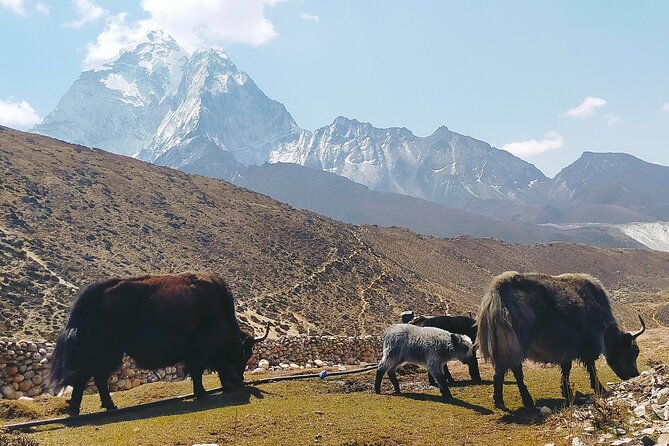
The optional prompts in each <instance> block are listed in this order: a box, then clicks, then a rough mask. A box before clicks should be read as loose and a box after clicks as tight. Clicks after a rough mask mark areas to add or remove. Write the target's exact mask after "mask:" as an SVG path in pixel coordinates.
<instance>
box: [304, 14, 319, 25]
mask: <svg viewBox="0 0 669 446" xmlns="http://www.w3.org/2000/svg"><path fill="white" fill-rule="evenodd" d="M300 18H301V19H302V20H305V21H307V22H313V23H318V22H319V21H320V18H319V17H318V16H317V15H313V14H309V13H308V12H303V13H302V14H300Z"/></svg>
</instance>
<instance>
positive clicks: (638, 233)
mask: <svg viewBox="0 0 669 446" xmlns="http://www.w3.org/2000/svg"><path fill="white" fill-rule="evenodd" d="M620 230H621V231H622V232H623V233H624V234H625V235H627V236H628V237H630V238H632V239H634V240H636V241H637V242H639V243H641V244H643V245H645V246H647V247H649V248H650V249H654V250H656V251H667V252H669V222H666V221H664V222H662V221H660V222H653V223H630V224H626V225H621V226H620Z"/></svg>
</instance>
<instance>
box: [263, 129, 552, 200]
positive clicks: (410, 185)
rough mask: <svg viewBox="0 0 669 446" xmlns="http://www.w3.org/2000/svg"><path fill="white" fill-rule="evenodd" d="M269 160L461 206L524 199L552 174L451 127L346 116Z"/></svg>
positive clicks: (287, 144)
mask: <svg viewBox="0 0 669 446" xmlns="http://www.w3.org/2000/svg"><path fill="white" fill-rule="evenodd" d="M270 162H273V163H274V162H284V163H295V164H301V165H303V166H306V167H311V168H314V169H320V170H325V171H327V172H331V173H336V174H338V175H342V176H344V177H346V178H348V179H350V180H352V181H355V182H357V183H361V184H364V185H366V186H368V187H369V188H371V189H374V190H380V191H386V192H395V193H400V194H405V195H411V196H414V197H418V198H423V199H427V200H431V201H436V202H439V203H443V204H447V205H449V206H453V207H459V208H466V207H467V206H468V203H469V202H471V201H472V200H473V199H478V200H489V199H499V200H512V201H522V200H523V199H524V198H525V196H526V195H527V194H528V189H530V187H531V186H530V185H532V184H534V183H536V182H538V181H539V182H543V181H546V179H547V178H546V177H545V176H544V175H543V174H542V173H541V171H539V170H538V169H537V168H536V167H534V166H533V165H531V164H529V163H527V162H525V161H523V160H521V159H519V158H516V157H515V156H513V155H511V154H510V153H508V152H504V151H501V150H498V149H495V148H493V147H491V146H490V145H489V144H487V143H485V142H483V141H479V140H477V139H474V138H471V137H469V136H465V135H461V134H458V133H455V132H451V131H450V130H449V129H448V128H447V127H446V126H441V127H439V128H438V129H437V130H436V131H435V132H434V133H433V134H432V135H430V136H427V137H424V138H423V137H418V136H416V135H414V134H413V133H412V132H411V131H410V130H408V129H406V128H403V127H391V128H387V129H381V128H376V127H373V126H372V125H371V124H369V123H362V122H359V121H357V120H355V119H348V118H345V117H342V116H340V117H338V118H336V119H335V120H334V122H333V123H332V124H330V125H329V126H326V127H322V128H320V129H318V130H316V131H314V132H302V133H300V134H299V135H298V136H297V137H296V138H294V139H293V140H291V141H287V142H285V143H283V144H282V145H280V146H279V147H277V148H275V149H274V150H273V151H272V152H271V153H270Z"/></svg>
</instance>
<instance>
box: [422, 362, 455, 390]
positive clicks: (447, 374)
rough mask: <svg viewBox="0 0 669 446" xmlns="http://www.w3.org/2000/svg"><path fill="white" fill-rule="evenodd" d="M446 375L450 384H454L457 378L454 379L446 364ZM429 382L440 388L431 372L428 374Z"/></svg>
mask: <svg viewBox="0 0 669 446" xmlns="http://www.w3.org/2000/svg"><path fill="white" fill-rule="evenodd" d="M444 375H445V376H446V380H447V381H448V382H449V383H451V384H452V383H454V382H455V378H453V375H451V371H450V370H448V364H444ZM427 381H428V382H429V383H430V385H431V386H435V387H436V386H438V384H437V381H436V380H435V379H434V377H433V376H432V375H431V374H430V372H427Z"/></svg>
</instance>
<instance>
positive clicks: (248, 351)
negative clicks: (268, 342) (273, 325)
mask: <svg viewBox="0 0 669 446" xmlns="http://www.w3.org/2000/svg"><path fill="white" fill-rule="evenodd" d="M269 327H270V323H269V322H268V323H267V326H266V328H265V334H264V335H262V336H258V337H255V336H253V333H251V332H250V331H248V330H242V334H241V336H242V352H243V355H244V367H246V363H248V362H249V359H250V358H251V355H253V347H254V346H255V345H256V344H257V343H258V342H262V341H264V340H265V339H267V336H268V335H269Z"/></svg>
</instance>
